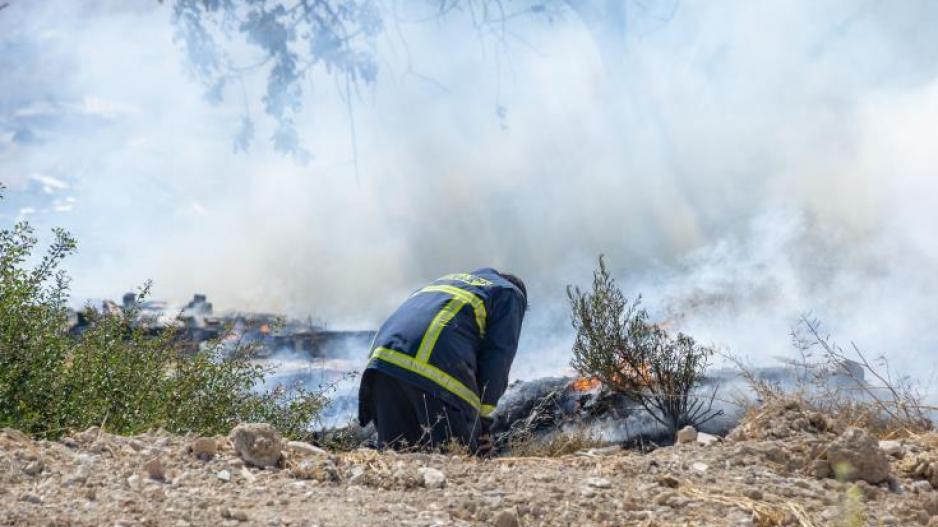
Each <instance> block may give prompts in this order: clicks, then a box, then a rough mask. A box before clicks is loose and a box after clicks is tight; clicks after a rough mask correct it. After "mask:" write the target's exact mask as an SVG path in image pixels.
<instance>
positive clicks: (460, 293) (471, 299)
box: [418, 285, 487, 337]
mask: <svg viewBox="0 0 938 527" xmlns="http://www.w3.org/2000/svg"><path fill="white" fill-rule="evenodd" d="M418 293H447V294H450V295H453V296H454V297H456V298H460V299H462V300H463V302H465V303H467V304H470V305H472V311H473V312H474V313H475V316H476V325H478V326H479V336H480V337H484V336H485V318H486V316H487V314H486V312H485V302H483V301H482V299H481V298H479V297H478V296H476V295H475V294H474V293H472V292H470V291H466V290H465V289H460V288H458V287H455V286H451V285H429V286H427V287H424V288H423V289H421V290H420V291H418Z"/></svg>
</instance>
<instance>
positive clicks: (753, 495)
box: [743, 487, 765, 501]
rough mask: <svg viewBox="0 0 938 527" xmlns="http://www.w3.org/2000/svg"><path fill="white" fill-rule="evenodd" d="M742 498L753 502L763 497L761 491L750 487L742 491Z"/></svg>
mask: <svg viewBox="0 0 938 527" xmlns="http://www.w3.org/2000/svg"><path fill="white" fill-rule="evenodd" d="M743 496H746V497H747V498H749V499H751V500H755V501H759V500H761V499H762V498H764V497H765V495H763V494H762V491H761V490H759V489H755V488H751V487H750V488H747V489H744V490H743Z"/></svg>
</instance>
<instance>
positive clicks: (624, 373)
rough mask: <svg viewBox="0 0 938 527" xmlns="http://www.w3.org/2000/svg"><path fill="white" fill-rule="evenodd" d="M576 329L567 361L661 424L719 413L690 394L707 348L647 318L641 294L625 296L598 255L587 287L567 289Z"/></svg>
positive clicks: (672, 426) (707, 400)
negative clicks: (571, 354) (590, 282)
mask: <svg viewBox="0 0 938 527" xmlns="http://www.w3.org/2000/svg"><path fill="white" fill-rule="evenodd" d="M567 296H568V297H569V300H570V306H571V309H572V323H573V328H574V329H575V330H576V340H575V342H574V345H573V360H572V362H571V365H572V366H573V368H574V369H575V370H576V371H577V372H578V373H579V374H580V375H583V376H587V377H591V378H595V379H599V380H600V381H601V382H602V383H603V384H604V385H606V386H607V387H608V388H609V389H611V390H613V391H615V392H619V393H621V394H623V395H625V396H627V397H628V398H630V399H632V400H634V401H636V402H637V403H638V404H639V405H640V407H641V408H642V409H644V410H646V411H648V413H649V414H651V415H652V416H653V417H654V419H655V420H656V421H657V422H658V423H659V424H661V425H662V426H663V427H665V428H666V429H668V430H670V431H672V432H673V431H676V430H678V429H680V428H681V427H683V426H686V425H693V426H700V425H702V424H704V423H706V422H708V421H710V420H711V419H713V418H715V417H717V416H719V415H721V414H722V412H721V411H719V410H714V409H713V400H714V397H715V395H716V389H714V391H713V392H712V393H711V394H710V396H709V397H699V396H698V395H697V394H696V393H697V390H698V388H699V385H700V382H701V380H702V378H703V373H704V371H705V370H706V368H707V366H708V364H709V359H710V357H711V356H712V355H713V350H712V349H710V348H708V347H705V346H701V345H699V344H697V342H695V341H694V339H693V338H692V337H690V336H688V335H685V334H683V333H678V334H676V335H672V334H671V333H669V332H668V331H667V330H666V329H664V328H663V327H661V326H660V325H658V324H654V323H652V322H650V320H649V315H648V312H647V311H646V310H645V309H644V308H642V307H641V297H638V298H636V299H634V300H631V301H630V300H629V299H628V298H626V297H625V295H624V294H623V293H622V291H621V290H620V289H619V287H618V286H617V285H616V283H615V280H614V279H613V278H612V276H610V274H609V271H608V269H607V268H606V263H605V261H604V259H603V257H602V256H600V258H599V268H598V269H597V270H596V271H595V272H594V273H593V285H592V288H591V289H590V290H588V291H583V290H581V289H580V288H579V287H573V286H570V287H568V288H567Z"/></svg>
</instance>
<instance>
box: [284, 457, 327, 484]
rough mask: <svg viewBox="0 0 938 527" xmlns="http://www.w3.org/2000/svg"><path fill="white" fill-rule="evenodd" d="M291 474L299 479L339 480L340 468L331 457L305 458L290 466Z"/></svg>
mask: <svg viewBox="0 0 938 527" xmlns="http://www.w3.org/2000/svg"><path fill="white" fill-rule="evenodd" d="M290 475H291V476H293V477H294V478H297V479H313V480H316V481H323V482H326V481H339V469H338V468H336V466H335V463H333V462H332V460H330V459H303V460H301V461H300V462H299V463H296V464H294V465H293V466H291V467H290Z"/></svg>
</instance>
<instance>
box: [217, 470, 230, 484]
mask: <svg viewBox="0 0 938 527" xmlns="http://www.w3.org/2000/svg"><path fill="white" fill-rule="evenodd" d="M215 477H216V478H218V479H220V480H222V481H231V472H230V471H229V470H227V469H226V470H219V471H218V472H216V473H215Z"/></svg>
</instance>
